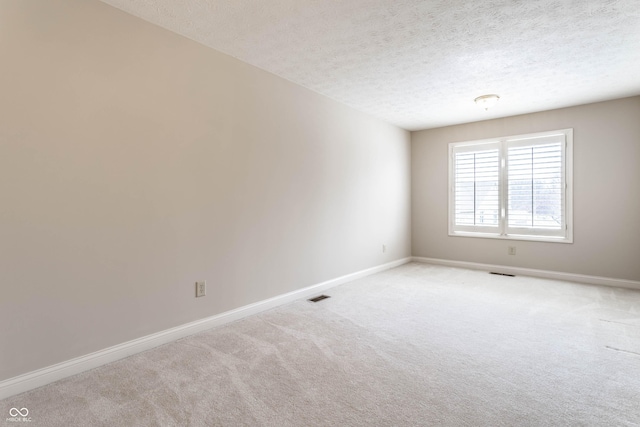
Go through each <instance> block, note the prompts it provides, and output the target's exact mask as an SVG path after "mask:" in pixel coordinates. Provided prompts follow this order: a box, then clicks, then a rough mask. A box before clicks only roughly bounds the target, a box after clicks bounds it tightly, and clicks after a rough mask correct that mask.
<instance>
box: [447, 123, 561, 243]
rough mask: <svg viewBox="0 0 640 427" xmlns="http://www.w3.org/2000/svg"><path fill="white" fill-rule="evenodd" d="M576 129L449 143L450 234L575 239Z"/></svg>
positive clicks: (549, 239)
mask: <svg viewBox="0 0 640 427" xmlns="http://www.w3.org/2000/svg"><path fill="white" fill-rule="evenodd" d="M572 144H573V131H572V129H565V130H561V131H553V132H544V133H539V134H534V135H521V136H517V137H508V138H503V139H498V140H492V141H472V142H464V143H452V144H449V154H450V157H449V184H450V195H449V234H450V235H476V236H482V237H500V238H505V239H524V240H545V241H562V242H571V241H573V234H572V229H571V217H572V211H571V179H570V178H571V169H572V168H571V165H572V159H571V156H572Z"/></svg>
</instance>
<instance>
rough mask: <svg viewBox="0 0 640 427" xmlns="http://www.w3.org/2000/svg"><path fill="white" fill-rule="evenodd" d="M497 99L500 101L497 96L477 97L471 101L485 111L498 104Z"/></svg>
mask: <svg viewBox="0 0 640 427" xmlns="http://www.w3.org/2000/svg"><path fill="white" fill-rule="evenodd" d="M498 99H500V97H499V96H498V95H482V96H479V97H477V98H476V99H474V100H473V101H474V102H475V103H476V104H478V105H479V106H481V107H482V108H484V109H485V111H486V110H488V109H489V108H491V107H493V106H494V105H496V103H497V102H498Z"/></svg>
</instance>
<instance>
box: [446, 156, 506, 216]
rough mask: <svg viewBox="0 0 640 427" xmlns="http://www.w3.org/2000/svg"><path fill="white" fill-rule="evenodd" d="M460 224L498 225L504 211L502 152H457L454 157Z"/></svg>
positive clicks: (457, 210)
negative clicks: (500, 158)
mask: <svg viewBox="0 0 640 427" xmlns="http://www.w3.org/2000/svg"><path fill="white" fill-rule="evenodd" d="M454 167H455V173H454V182H455V195H454V197H455V203H454V204H455V218H454V222H455V224H456V225H474V226H492V227H495V226H497V225H498V221H499V212H500V192H499V183H500V160H499V151H498V150H497V149H493V150H483V151H476V152H464V153H457V154H456V155H455V160H454Z"/></svg>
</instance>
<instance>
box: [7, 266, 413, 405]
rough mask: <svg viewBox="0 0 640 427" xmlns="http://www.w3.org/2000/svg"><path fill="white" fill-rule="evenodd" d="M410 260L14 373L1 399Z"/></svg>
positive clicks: (347, 276)
mask: <svg viewBox="0 0 640 427" xmlns="http://www.w3.org/2000/svg"><path fill="white" fill-rule="evenodd" d="M410 261H411V258H410V257H409V258H403V259H399V260H397V261H393V262H389V263H387V264H383V265H379V266H376V267H372V268H368V269H366V270H362V271H358V272H355V273H351V274H347V275H346V276H341V277H338V278H335V279H331V280H327V281H326V282H322V283H318V284H316V285H312V286H309V287H306V288H303V289H299V290H296V291H293V292H289V293H286V294H283V295H278V296H276V297H273V298H269V299H266V300H263V301H259V302H256V303H253V304H249V305H245V306H243V307H240V308H237V309H234V310H231V311H227V312H224V313H221V314H217V315H215V316H211V317H207V318H205V319H201V320H196V321H195V322H190V323H187V324H184V325H180V326H177V327H175V328H171V329H167V330H165V331H161V332H157V333H155V334H151V335H147V336H145V337H142V338H137V339H134V340H131V341H127V342H125V343H122V344H118V345H115V346H113V347H109V348H105V349H104V350H100V351H96V352H95V353H91V354H87V355H85V356H81V357H77V358H75V359H71V360H68V361H66V362H62V363H58V364H56V365H52V366H49V367H46V368H42V369H38V370H36V371H32V372H28V373H26V374H23V375H19V376H17V377H13V378H9V379H8V380H4V381H1V382H0V399H6V398H7V397H10V396H14V395H16V394H19V393H23V392H25V391H29V390H32V389H34V388H38V387H42V386H44V385H47V384H49V383H52V382H54V381H58V380H60V379H62V378H66V377H70V376H72V375H76V374H79V373H81V372H84V371H88V370H89V369H93V368H97V367H98V366H102V365H105V364H107V363H111V362H115V361H116V360H120V359H123V358H125V357H128V356H131V355H133V354H136V353H140V352H142V351H145V350H149V349H152V348H154V347H157V346H159V345H162V344H166V343H169V342H172V341H175V340H178V339H180V338H184V337H187V336H189V335H193V334H195V333H198V332H201V331H204V330H207V329H210V328H213V327H216V326H220V325H224V324H225V323H229V322H233V321H235V320H238V319H242V318H243V317H247V316H251V315H253V314H257V313H260V312H262V311H265V310H268V309H270V308H274V307H277V306H279V305H282V304H286V303H288V302H292V301H295V300H298V299H302V298H305V297H308V296H311V295H314V294H317V293H318V292H321V291H324V290H326V289H329V288H332V287H334V286H338V285H341V284H343V283H347V282H350V281H352V280H356V279H359V278H362V277H365V276H369V275H371V274H375V273H378V272H381V271H384V270H388V269H390V268H394V267H397V266H399V265H402V264H406V263H408V262H410Z"/></svg>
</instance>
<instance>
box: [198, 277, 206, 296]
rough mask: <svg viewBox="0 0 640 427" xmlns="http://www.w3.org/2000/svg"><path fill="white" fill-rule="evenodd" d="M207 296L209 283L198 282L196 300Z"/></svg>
mask: <svg viewBox="0 0 640 427" xmlns="http://www.w3.org/2000/svg"><path fill="white" fill-rule="evenodd" d="M205 295H207V281H206V280H205V281H203V282H196V298H199V297H203V296H205Z"/></svg>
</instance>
